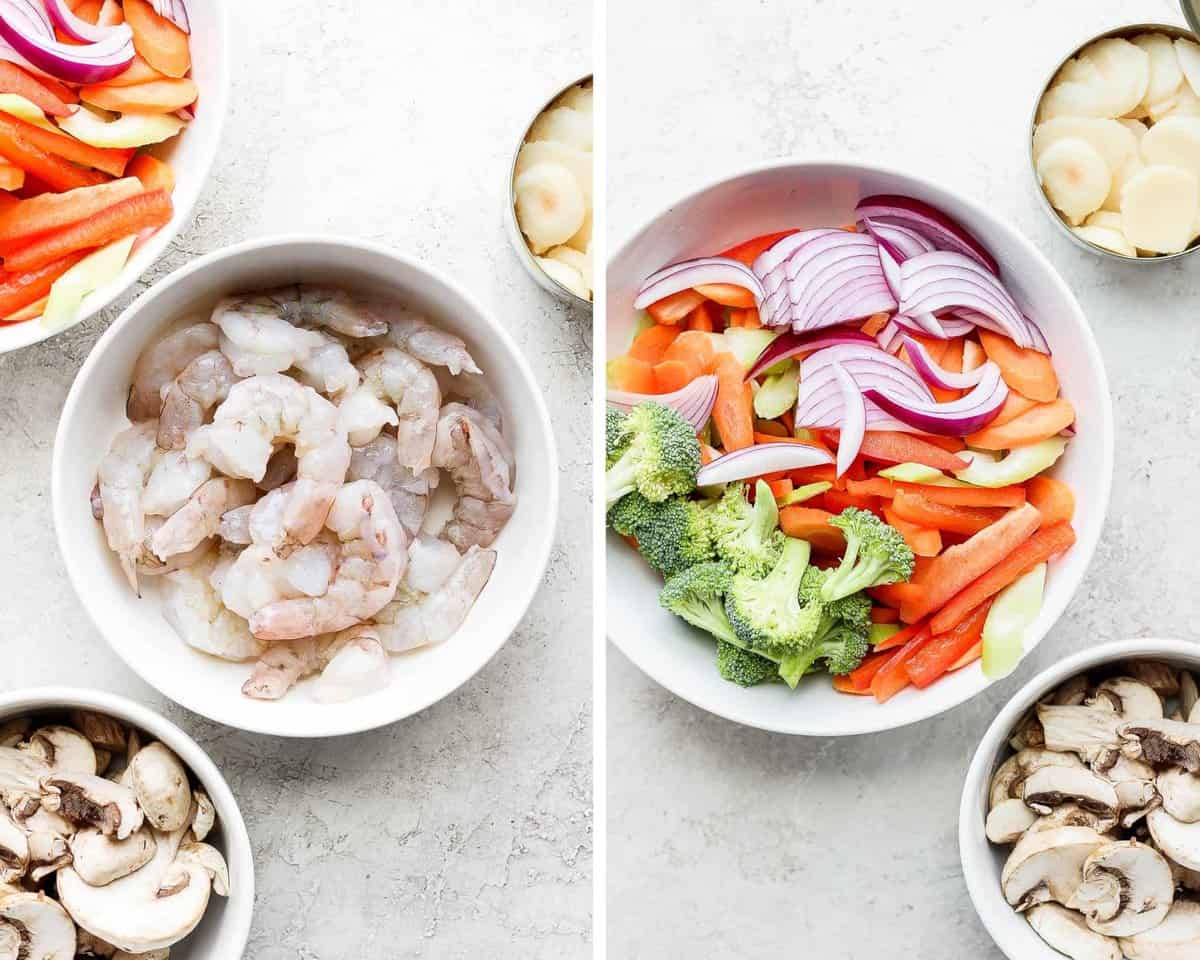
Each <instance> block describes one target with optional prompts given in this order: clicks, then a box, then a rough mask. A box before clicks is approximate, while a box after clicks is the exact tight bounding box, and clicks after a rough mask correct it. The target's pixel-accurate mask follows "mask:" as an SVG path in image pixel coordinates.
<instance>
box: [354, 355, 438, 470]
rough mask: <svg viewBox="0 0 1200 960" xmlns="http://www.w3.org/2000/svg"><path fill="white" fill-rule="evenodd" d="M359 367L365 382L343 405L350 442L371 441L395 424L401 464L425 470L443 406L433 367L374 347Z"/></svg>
mask: <svg viewBox="0 0 1200 960" xmlns="http://www.w3.org/2000/svg"><path fill="white" fill-rule="evenodd" d="M357 366H358V369H359V371H360V372H361V373H362V384H361V386H359V388H358V389H357V390H355V391H354V393H352V394H351V395H350V396H348V397H347V398H346V400H345V402H344V403H343V404H342V405H341V407H340V408H339V415H340V418H341V423H342V425H343V426H344V427H345V429H346V435H347V437H348V438H349V440H350V443H351V444H352V445H353V446H356V447H360V446H362V445H363V444H365V443H369V442H370V441H371V440H373V439H375V437H377V436H379V433H380V431H381V430H382V429H383V427H384V425H385V424H391V425H392V426H395V427H396V456H397V457H398V458H399V461H400V463H401V464H403V465H404V466H406V467H409V468H410V469H412V470H415V471H417V472H418V473H419V472H420V471H422V470H424V469H426V468H427V467H428V466H429V461H430V457H431V456H432V454H433V443H434V440H435V439H436V437H437V421H438V412H439V409H440V407H441V405H442V394H441V390H440V389H439V388H438V384H437V378H436V377H435V376H434V375H433V371H432V370H430V369H429V368H428V367H427V366H425V364H423V363H421V361H419V360H416V359H415V358H413V357H411V356H409V355H408V354H407V353H405V352H404V351H403V350H399V349H397V348H395V347H383V348H382V349H380V350H375V351H373V352H371V353H369V354H367V355H366V356H365V357H363V358H362V359H360V360H359V361H358V364H357ZM384 401H387V403H385V402H384ZM389 404H392V405H394V407H395V409H394V410H393V409H392V407H391V406H389Z"/></svg>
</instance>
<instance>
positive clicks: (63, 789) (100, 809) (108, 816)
mask: <svg viewBox="0 0 1200 960" xmlns="http://www.w3.org/2000/svg"><path fill="white" fill-rule="evenodd" d="M42 790H43V792H44V794H45V796H44V797H43V800H42V803H43V804H44V805H45V806H46V808H47V809H49V810H50V811H52V812H54V813H58V814H60V815H61V816H63V817H64V818H66V819H67V820H69V821H70V822H71V823H73V824H75V825H76V826H92V827H97V828H99V830H100V832H101V833H103V834H105V835H106V836H116V838H117V839H118V840H124V839H125V838H126V837H128V836H129V835H130V834H131V833H133V832H134V831H135V830H137V829H138V828H139V827H140V826H141V825H142V823H143V821H144V820H145V816H144V815H143V813H142V809H141V807H139V806H138V802H137V797H135V796H134V794H133V791H132V790H130V789H129V788H128V787H126V786H124V785H122V784H119V783H114V782H113V781H111V780H105V779H104V778H103V777H97V776H88V775H87V774H83V773H59V774H52V775H50V776H48V777H43V778H42Z"/></svg>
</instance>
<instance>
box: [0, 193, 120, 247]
mask: <svg viewBox="0 0 1200 960" xmlns="http://www.w3.org/2000/svg"><path fill="white" fill-rule="evenodd" d="M141 192H142V185H141V183H140V181H138V180H137V179H136V178H135V177H127V178H125V179H123V180H113V181H110V182H108V183H101V184H97V185H96V186H91V187H79V188H78V189H76V190H68V191H67V192H66V193H43V194H41V195H39V196H36V197H29V198H28V199H25V200H19V201H17V202H16V203H15V204H14V205H13V206H11V207H9V208H8V209H7V210H3V211H0V256H4V255H6V254H9V253H11V252H13V251H15V250H17V249H18V248H20V247H23V246H25V245H26V244H28V243H29V242H30V241H32V240H33V239H35V238H37V237H41V236H43V235H45V234H47V233H50V232H51V231H54V230H61V229H62V228H63V227H66V226H68V225H70V224H72V223H78V222H79V221H80V220H86V219H87V218H88V217H91V216H94V215H95V214H97V213H99V212H100V211H101V210H104V209H106V208H107V207H111V206H112V205H113V204H115V203H119V202H120V201H122V200H127V199H129V198H130V197H135V196H137V195H138V194H139V193H141Z"/></svg>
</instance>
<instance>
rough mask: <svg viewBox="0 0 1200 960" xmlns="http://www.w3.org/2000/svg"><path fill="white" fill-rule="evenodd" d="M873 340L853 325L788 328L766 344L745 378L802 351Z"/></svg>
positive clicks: (806, 352)
mask: <svg viewBox="0 0 1200 960" xmlns="http://www.w3.org/2000/svg"><path fill="white" fill-rule="evenodd" d="M874 342H875V341H874V340H873V339H872V338H871V337H868V336H867V335H866V334H865V333H863V332H862V331H861V330H855V329H854V328H853V327H846V328H844V329H828V328H827V329H824V330H818V331H816V332H814V333H796V332H795V331H792V330H789V331H788V332H787V333H781V334H780V335H779V336H778V337H776V338H775V339H774V340H772V341H771V342H770V343H768V344H767V346H766V349H765V350H763V352H762V353H760V354H759V355H758V359H757V360H755V361H754V363H753V364H751V366H750V369H749V371H747V373H746V379H747V380H753V379H754V378H755V377H757V376H758V375H759V374H761V373H762V372H763V371H764V370H767V369H768V368H770V367H773V366H775V364H777V363H779V362H780V361H781V360H788V359H790V358H792V357H795V356H797V355H799V354H802V353H804V354H808V353H815V352H816V351H818V350H823V349H825V348H826V347H834V346H838V345H839V344H843V343H859V344H866V345H868V346H870V345H872V344H874Z"/></svg>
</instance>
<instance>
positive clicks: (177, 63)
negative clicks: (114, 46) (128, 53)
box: [124, 0, 192, 77]
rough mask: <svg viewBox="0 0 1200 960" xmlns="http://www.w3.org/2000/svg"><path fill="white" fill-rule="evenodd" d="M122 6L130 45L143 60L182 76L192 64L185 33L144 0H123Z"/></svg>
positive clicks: (171, 75) (170, 74)
mask: <svg viewBox="0 0 1200 960" xmlns="http://www.w3.org/2000/svg"><path fill="white" fill-rule="evenodd" d="M124 10H125V21H126V22H127V23H128V24H129V28H130V29H131V30H132V31H133V46H134V49H135V50H137V52H138V53H140V54H141V55H142V56H143V57H144V58H145V59H146V62H147V63H148V64H150V66H152V67H153V68H154V69H155V70H158V71H160V72H162V73H165V74H166V75H167V76H168V77H182V76H186V75H187V72H188V70H189V69H191V66H192V59H191V53H190V52H189V50H188V37H187V34H186V33H184V32H183V31H182V30H180V29H179V28H178V27H177V26H175V24H173V23H172V22H171V21H170V20H168V19H167V18H166V17H160V16H159V15H158V14H157V13H155V12H154V8H153V7H151V6H150V4H149V3H147V2H146V0H125V6H124Z"/></svg>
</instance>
